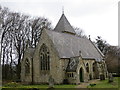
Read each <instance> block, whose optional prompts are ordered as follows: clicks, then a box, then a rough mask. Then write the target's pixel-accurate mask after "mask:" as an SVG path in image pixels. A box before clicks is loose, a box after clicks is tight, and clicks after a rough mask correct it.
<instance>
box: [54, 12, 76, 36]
mask: <svg viewBox="0 0 120 90" xmlns="http://www.w3.org/2000/svg"><path fill="white" fill-rule="evenodd" d="M54 30H55V31H57V32H63V33H69V34H74V35H75V34H76V33H75V31H74V29H73V27H72V26H71V25H70V23H69V21H68V20H67V18H66V16H65V15H64V12H63V14H62V16H61V18H60V20H59V21H58V23H57V25H56V27H55V28H54Z"/></svg>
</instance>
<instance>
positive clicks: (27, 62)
mask: <svg viewBox="0 0 120 90" xmlns="http://www.w3.org/2000/svg"><path fill="white" fill-rule="evenodd" d="M29 73H30V62H29V60H28V59H26V60H25V75H28V74H29Z"/></svg>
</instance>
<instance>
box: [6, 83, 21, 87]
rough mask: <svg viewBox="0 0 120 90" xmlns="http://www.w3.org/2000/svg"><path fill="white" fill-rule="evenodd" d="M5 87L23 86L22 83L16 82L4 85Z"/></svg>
mask: <svg viewBox="0 0 120 90" xmlns="http://www.w3.org/2000/svg"><path fill="white" fill-rule="evenodd" d="M4 86H5V87H18V86H21V84H20V83H16V82H10V83H7V84H5V85H4Z"/></svg>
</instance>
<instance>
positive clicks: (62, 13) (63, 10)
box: [62, 6, 64, 14]
mask: <svg viewBox="0 0 120 90" xmlns="http://www.w3.org/2000/svg"><path fill="white" fill-rule="evenodd" d="M62 14H64V6H62Z"/></svg>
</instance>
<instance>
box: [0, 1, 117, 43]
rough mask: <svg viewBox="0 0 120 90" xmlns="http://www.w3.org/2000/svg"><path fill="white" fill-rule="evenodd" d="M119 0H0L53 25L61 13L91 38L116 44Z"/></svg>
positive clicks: (3, 4)
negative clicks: (99, 38)
mask: <svg viewBox="0 0 120 90" xmlns="http://www.w3.org/2000/svg"><path fill="white" fill-rule="evenodd" d="M118 1H119V0H0V4H1V5H2V6H6V7H8V8H10V9H11V10H12V11H18V12H22V13H25V14H28V15H31V16H45V17H47V18H49V19H50V20H51V22H52V24H53V26H55V25H56V24H57V22H58V20H59V18H60V16H61V14H62V6H64V12H65V15H66V17H67V18H68V20H69V22H70V23H71V25H73V26H76V27H80V28H81V29H83V30H84V32H85V34H86V35H91V38H92V40H94V39H95V38H96V37H97V36H101V37H102V38H103V39H105V40H106V41H107V42H108V43H109V44H111V45H118Z"/></svg>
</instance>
